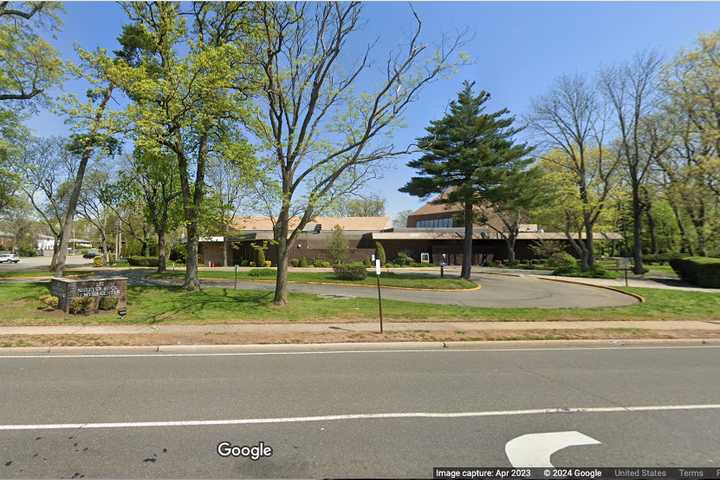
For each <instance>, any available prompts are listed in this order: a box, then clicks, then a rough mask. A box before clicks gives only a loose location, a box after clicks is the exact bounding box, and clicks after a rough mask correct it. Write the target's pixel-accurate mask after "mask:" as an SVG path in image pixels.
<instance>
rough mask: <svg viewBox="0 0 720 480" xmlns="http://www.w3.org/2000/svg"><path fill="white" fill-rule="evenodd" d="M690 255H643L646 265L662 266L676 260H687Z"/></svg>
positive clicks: (672, 253) (673, 253)
mask: <svg viewBox="0 0 720 480" xmlns="http://www.w3.org/2000/svg"><path fill="white" fill-rule="evenodd" d="M688 256H689V255H686V254H682V253H675V252H671V253H657V254H654V253H649V254H647V255H643V260H644V261H645V263H659V264H661V265H664V264H666V263H668V262H670V261H671V260H672V259H674V258H687V257H688Z"/></svg>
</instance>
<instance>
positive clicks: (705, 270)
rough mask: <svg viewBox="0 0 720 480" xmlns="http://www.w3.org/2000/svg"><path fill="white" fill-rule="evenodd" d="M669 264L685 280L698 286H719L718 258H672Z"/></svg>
mask: <svg viewBox="0 0 720 480" xmlns="http://www.w3.org/2000/svg"><path fill="white" fill-rule="evenodd" d="M670 266H671V267H672V269H673V270H674V271H675V273H677V274H678V276H679V277H680V278H682V279H683V280H685V281H686V282H690V283H693V284H695V285H697V286H699V287H705V288H720V258H710V257H687V258H673V259H671V260H670Z"/></svg>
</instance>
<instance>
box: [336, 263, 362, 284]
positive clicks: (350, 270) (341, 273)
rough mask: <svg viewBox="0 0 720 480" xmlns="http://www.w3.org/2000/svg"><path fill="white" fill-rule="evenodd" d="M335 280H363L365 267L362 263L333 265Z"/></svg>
mask: <svg viewBox="0 0 720 480" xmlns="http://www.w3.org/2000/svg"><path fill="white" fill-rule="evenodd" d="M333 270H334V271H335V278H337V279H339V280H365V279H366V278H367V267H365V265H363V264H362V263H347V264H340V265H335V266H334V267H333Z"/></svg>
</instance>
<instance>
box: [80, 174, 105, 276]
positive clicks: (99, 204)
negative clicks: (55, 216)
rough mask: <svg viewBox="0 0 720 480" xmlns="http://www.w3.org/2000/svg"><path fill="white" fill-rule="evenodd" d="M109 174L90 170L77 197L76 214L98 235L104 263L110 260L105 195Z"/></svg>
mask: <svg viewBox="0 0 720 480" xmlns="http://www.w3.org/2000/svg"><path fill="white" fill-rule="evenodd" d="M109 181H110V175H109V173H108V172H107V171H103V170H92V171H90V172H88V174H87V176H86V178H85V181H84V183H85V185H84V187H83V189H82V190H81V192H80V198H79V199H78V208H77V212H78V214H79V215H80V216H81V217H82V218H84V219H85V220H87V221H88V222H89V223H90V224H91V225H92V226H93V227H95V230H96V231H97V233H98V235H100V246H101V247H100V250H101V251H102V254H103V259H104V260H105V263H108V262H109V261H110V251H109V248H108V231H109V230H108V227H109V216H110V209H109V206H108V204H107V198H106V195H105V192H106V189H107V186H108V183H109Z"/></svg>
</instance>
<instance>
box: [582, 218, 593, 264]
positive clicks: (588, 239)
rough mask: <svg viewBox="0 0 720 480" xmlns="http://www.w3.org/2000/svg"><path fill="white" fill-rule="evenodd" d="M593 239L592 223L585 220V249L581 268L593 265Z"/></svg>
mask: <svg viewBox="0 0 720 480" xmlns="http://www.w3.org/2000/svg"><path fill="white" fill-rule="evenodd" d="M594 243H595V239H594V238H593V224H592V223H591V222H589V221H587V222H585V251H584V252H583V259H582V263H583V270H587V269H589V268H591V267H592V266H593V265H595V245H594Z"/></svg>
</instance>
